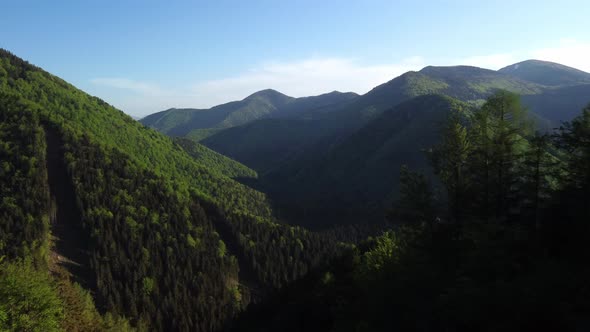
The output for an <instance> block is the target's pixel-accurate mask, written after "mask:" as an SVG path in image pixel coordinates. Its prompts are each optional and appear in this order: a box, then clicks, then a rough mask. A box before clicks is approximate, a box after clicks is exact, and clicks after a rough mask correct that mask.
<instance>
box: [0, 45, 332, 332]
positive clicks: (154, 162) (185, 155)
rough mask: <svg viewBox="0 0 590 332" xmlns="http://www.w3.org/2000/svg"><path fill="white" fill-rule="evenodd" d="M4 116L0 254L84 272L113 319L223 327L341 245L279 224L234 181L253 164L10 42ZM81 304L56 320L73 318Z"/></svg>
mask: <svg viewBox="0 0 590 332" xmlns="http://www.w3.org/2000/svg"><path fill="white" fill-rule="evenodd" d="M0 120H1V123H0V156H2V159H1V163H0V166H1V169H0V183H1V184H2V188H1V189H0V190H1V193H2V200H1V201H0V218H2V220H3V222H2V223H0V261H1V260H2V259H4V258H6V259H7V260H9V261H10V262H12V261H13V260H18V259H25V261H28V260H30V259H34V260H35V261H36V262H37V263H36V265H35V266H36V268H39V269H44V268H45V269H51V270H52V271H55V270H56V269H58V268H56V267H55V266H56V265H60V266H63V268H65V269H66V270H67V273H65V274H59V275H62V277H60V278H63V280H62V279H60V280H58V281H55V282H52V283H51V284H49V285H47V286H48V287H49V288H52V287H55V286H54V285H56V284H57V283H58V282H59V284H61V283H62V282H63V283H66V284H71V282H72V281H75V280H79V281H80V282H81V284H82V285H84V286H85V287H88V288H89V290H90V291H92V294H93V295H94V296H93V298H94V300H95V301H96V303H97V305H99V307H100V308H101V310H102V311H106V312H108V313H109V314H110V315H111V316H109V317H113V315H114V317H119V316H125V317H128V318H129V319H130V321H131V323H132V324H133V325H138V326H149V329H150V330H191V331H212V330H219V329H221V328H223V327H224V326H225V325H226V324H227V323H228V321H229V320H230V319H231V318H232V317H233V315H235V314H236V313H237V312H239V311H240V310H241V309H242V308H243V306H245V305H246V304H247V303H248V302H249V301H251V300H256V299H260V298H261V297H262V296H264V294H265V293H266V292H268V291H269V290H271V289H274V288H277V287H281V286H282V285H285V284H286V283H289V282H290V281H292V280H294V279H296V278H298V277H300V276H302V275H304V274H305V273H306V272H307V271H308V270H310V269H311V268H313V266H314V265H316V264H319V263H320V262H321V261H323V259H324V258H325V257H328V256H329V255H332V254H333V253H334V252H335V251H336V250H337V246H336V242H335V240H334V239H333V238H326V237H325V236H323V235H319V234H314V233H310V232H308V231H306V230H305V229H302V228H299V227H290V226H287V225H283V224H277V223H275V222H274V217H273V216H272V213H271V209H270V205H269V203H268V201H267V199H266V197H265V195H264V194H262V193H260V192H258V191H256V190H253V189H251V188H249V187H247V186H245V185H242V184H240V183H239V182H237V181H235V180H233V179H232V178H231V177H243V176H255V174H254V173H253V172H252V171H250V170H248V169H246V168H245V167H242V166H241V165H239V164H237V163H235V162H233V161H231V160H229V159H227V158H224V157H221V156H219V155H218V154H216V153H214V152H212V151H209V150H207V149H206V148H204V147H201V146H198V145H188V147H187V146H184V147H185V148H187V149H186V150H187V151H188V152H187V151H185V150H184V149H183V147H181V145H179V144H175V143H174V142H173V140H172V139H171V138H169V137H166V136H164V135H163V134H161V133H158V132H156V131H155V130H152V129H149V128H147V127H145V126H143V125H142V124H140V123H139V122H137V121H135V120H133V119H131V118H130V117H129V116H127V115H125V114H124V113H123V112H121V111H119V110H117V109H115V108H113V107H112V106H109V105H108V104H106V103H105V102H104V101H102V100H100V99H98V98H95V97H91V96H89V95H87V94H85V93H84V92H82V91H80V90H78V89H76V88H75V87H73V86H72V85H70V84H68V83H67V82H65V81H63V80H61V79H59V78H57V77H55V76H53V75H51V74H49V73H47V72H45V71H43V70H42V69H40V68H37V67H35V66H33V65H30V64H29V63H27V62H26V61H24V60H22V59H20V58H18V57H16V56H14V55H12V54H11V53H9V52H7V51H4V50H0ZM48 174H49V176H51V181H49V179H48ZM66 212H67V213H66ZM52 234H53V235H57V236H58V237H59V239H57V241H59V242H58V243H57V245H54V243H53V242H52V240H51V238H52ZM74 241H75V243H74ZM303 248H306V250H303ZM47 262H49V263H47ZM46 264H48V265H49V266H48V267H47V266H46ZM72 264H73V265H76V266H79V267H80V268H79V269H73V268H72V266H71V265H72ZM44 266H45V267H44ZM2 269H3V267H2ZM40 273H45V274H47V271H46V270H45V271H43V270H41V272H40ZM70 274H72V279H71V281H70V277H69V276H68V275H70ZM56 278H57V277H56ZM72 287H74V288H76V287H78V288H76V289H80V292H78V291H75V293H79V294H81V295H72V294H71V293H67V294H66V293H63V292H58V291H57V290H55V289H54V288H52V289H53V290H55V293H56V294H57V296H58V297H60V296H61V297H63V298H62V299H61V300H60V301H63V303H70V304H71V305H72V306H74V307H76V303H79V302H80V301H82V302H83V303H92V301H90V299H91V298H92V297H90V295H88V294H89V293H87V292H86V293H85V292H83V291H82V288H80V286H72ZM3 290H4V289H3ZM72 296H73V297H72ZM79 296H83V298H78V297H79ZM76 301H78V302H76ZM89 301H90V302H89ZM79 306H80V305H79V304H78V307H77V308H79ZM2 308H3V307H2ZM2 308H0V309H2ZM92 308H94V305H92ZM56 310H58V312H59V310H61V309H60V308H57V309H56ZM66 310H69V309H66ZM93 310H94V309H93ZM73 312H74V311H67V314H66V318H64V319H62V320H61V321H60V322H59V324H60V325H61V326H64V328H65V326H71V325H70V324H75V322H73V321H71V320H70V319H73V318H71V317H72V316H71V315H72V313H73ZM2 314H4V311H2ZM78 314H81V313H80V312H78Z"/></svg>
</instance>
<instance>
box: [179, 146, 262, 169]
mask: <svg viewBox="0 0 590 332" xmlns="http://www.w3.org/2000/svg"><path fill="white" fill-rule="evenodd" d="M174 142H176V143H177V144H178V145H180V146H181V147H182V148H183V149H184V150H185V151H186V152H187V153H188V154H189V155H190V156H191V157H193V158H194V159H195V160H196V161H197V163H199V164H200V165H202V166H203V167H205V168H207V169H208V170H210V171H217V172H219V173H221V174H222V175H224V176H227V177H230V178H257V177H258V174H256V172H255V171H253V170H251V169H249V168H248V167H246V166H244V165H242V164H240V163H239V162H237V161H234V160H232V159H230V158H228V157H226V156H224V155H221V154H219V153H217V152H215V151H213V150H211V149H209V148H207V147H206V146H204V145H202V144H199V143H195V142H193V141H191V140H189V139H186V138H176V139H174Z"/></svg>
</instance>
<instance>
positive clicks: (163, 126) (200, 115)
mask: <svg viewBox="0 0 590 332" xmlns="http://www.w3.org/2000/svg"><path fill="white" fill-rule="evenodd" d="M355 97H356V95H355V94H353V93H340V92H336V91H335V92H332V93H328V94H324V95H320V96H315V97H306V98H293V97H289V96H286V95H284V94H282V93H280V92H277V91H275V90H270V89H268V90H262V91H258V92H256V93H254V94H252V95H250V96H248V97H246V98H245V99H243V100H241V101H235V102H230V103H227V104H223V105H219V106H215V107H212V108H210V109H205V110H199V109H169V110H166V111H163V112H159V113H155V114H152V115H149V116H147V117H145V118H143V119H142V120H141V123H143V124H144V125H146V126H149V127H152V128H155V129H157V130H159V131H161V132H163V133H166V134H168V135H171V136H184V135H187V134H188V135H192V136H195V135H199V134H197V133H195V132H201V133H202V132H203V130H211V129H221V128H229V127H234V126H238V125H242V124H246V123H249V122H251V121H254V120H256V119H261V118H267V117H275V116H278V117H282V116H287V115H289V114H293V113H297V112H304V111H306V110H313V109H318V108H324V107H329V106H330V105H334V104H339V103H342V102H346V101H347V100H350V99H352V98H355ZM205 136H206V135H205Z"/></svg>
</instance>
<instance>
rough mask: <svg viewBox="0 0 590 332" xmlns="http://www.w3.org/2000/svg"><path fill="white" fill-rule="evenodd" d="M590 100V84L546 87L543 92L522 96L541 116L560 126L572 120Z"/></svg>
mask: <svg viewBox="0 0 590 332" xmlns="http://www.w3.org/2000/svg"><path fill="white" fill-rule="evenodd" d="M588 102H590V84H581V85H574V86H566V87H558V88H553V89H546V90H544V91H543V93H540V94H536V95H528V96H522V103H523V104H524V105H526V106H527V107H529V109H531V110H532V111H534V112H535V113H536V114H538V115H539V116H541V117H543V118H545V119H548V120H550V121H552V123H553V127H554V128H555V127H558V126H559V124H560V123H561V122H562V121H570V120H572V119H573V118H574V117H575V116H577V115H578V113H579V112H577V111H576V110H578V109H581V108H583V107H584V106H585V105H587V104H588Z"/></svg>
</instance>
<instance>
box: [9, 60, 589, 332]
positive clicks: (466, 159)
mask: <svg viewBox="0 0 590 332" xmlns="http://www.w3.org/2000/svg"><path fill="white" fill-rule="evenodd" d="M589 88H590V74H588V73H585V72H582V71H579V70H576V69H573V68H570V67H565V66H562V65H559V64H556V63H550V62H542V61H536V60H529V61H525V62H521V63H517V64H514V65H510V66H508V67H505V68H503V69H500V70H498V71H493V70H488V69H482V68H477V67H472V66H452V67H434V66H427V67H425V68H423V69H421V70H420V71H410V72H407V73H404V74H402V75H401V76H398V77H395V78H393V79H391V80H390V81H388V82H386V83H384V84H382V85H379V86H377V87H374V88H373V89H371V90H370V91H369V92H367V93H365V94H361V95H359V94H356V93H343V92H337V91H334V92H331V93H327V94H323V95H318V96H311V97H299V98H293V97H289V96H287V95H284V94H282V93H280V92H278V91H275V90H271V89H267V90H262V91H259V92H256V93H254V94H252V95H250V96H248V97H246V98H245V99H243V100H240V101H235V102H230V103H227V104H222V105H219V106H215V107H212V108H210V109H175V108H172V109H168V110H165V111H162V112H158V113H155V114H152V115H149V116H147V117H145V118H143V119H141V120H140V121H136V120H134V119H132V118H131V117H130V116H128V115H127V114H125V113H124V112H122V111H120V110H118V109H116V108H115V107H113V106H111V105H109V104H107V103H106V102H105V101H103V100H101V99H99V98H97V97H93V96H91V95H89V94H87V93H85V92H84V91H82V90H80V89H78V88H76V87H74V86H73V85H71V84H69V83H67V82H66V81H64V80H62V79H60V78H58V77H57V76H54V75H52V74H50V73H48V72H46V71H45V70H43V69H41V68H39V67H36V66H34V65H32V64H30V63H28V62H27V61H25V60H23V59H21V58H19V57H18V56H16V55H14V54H12V53H10V52H9V51H6V50H0V156H1V157H2V159H1V160H0V184H1V185H2V186H1V189H0V190H1V191H0V193H1V194H2V200H1V201H0V221H1V223H0V257H1V259H0V295H1V296H3V298H4V299H9V300H10V302H8V301H9V300H5V301H6V302H0V329H6V330H19V329H20V330H47V331H60V330H80V331H82V330H88V331H103V330H105V331H277V330H284V331H301V330H305V331H326V330H334V331H359V330H362V331H365V330H367V331H388V330H391V329H399V330H411V331H414V330H415V331H430V330H436V329H437V328H439V327H445V328H447V329H449V330H453V331H469V330H479V329H480V328H482V327H484V326H485V327H486V328H487V329H488V330H490V329H491V330H494V329H504V330H514V331H516V330H528V329H539V328H542V327H543V326H545V325H546V326H552V327H555V328H558V327H561V326H565V325H567V326H574V327H576V328H581V329H583V328H585V327H587V322H586V321H585V320H584V315H585V313H587V312H588V309H589V308H590V305H589V303H588V301H587V299H586V298H585V295H586V294H585V293H584V292H585V291H584V289H585V288H584V287H585V286H586V285H585V282H586V281H585V280H587V279H586V278H585V277H587V276H588V271H587V269H585V267H584V265H582V264H580V262H582V261H584V259H585V258H587V257H588V249H587V248H586V246H585V243H586V242H585V240H586V238H587V236H588V234H590V233H588V227H587V225H586V220H588V219H587V218H588V217H589V215H588V208H587V204H586V203H587V198H588V197H590V194H588V193H589V192H588V188H590V185H589V183H588V179H590V175H589V174H588V168H587V165H588V156H590V153H589V151H588V149H587V146H586V145H587V144H586V141H587V139H588V133H590V129H589V128H590V125H589V124H590V122H589V119H590V118H589V117H590V113H589V112H590V110H589V109H588V106H587V105H588V103H589V102H590V95H589V94H588V91H590V90H589ZM15 271H17V272H15ZM573 276H578V277H575V278H574V277H573ZM27 278H30V279H27ZM29 286H30V287H29ZM549 286H551V287H549ZM15 294H16V295H15ZM23 294H24V295H23ZM579 294H581V295H579ZM43 301H47V304H44V303H45V302H43ZM34 303H40V305H39V307H36V306H33V305H32V304H34ZM474 304H475V305H474ZM562 305H563V306H562ZM29 307H30V308H33V309H28V308H29ZM522 308H526V310H523V309H522ZM564 308H565V309H564ZM516 312H519V314H518V315H516V314H515V313H516ZM29 315H31V316H29ZM23 317H25V318H26V319H25V318H23ZM28 317H33V318H30V319H29V318H28ZM538 317H545V320H539V319H537V318H538ZM418 322H419V323H418Z"/></svg>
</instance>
